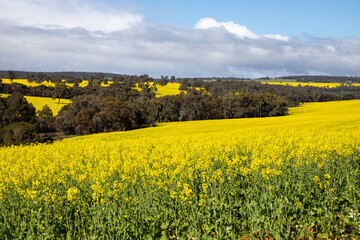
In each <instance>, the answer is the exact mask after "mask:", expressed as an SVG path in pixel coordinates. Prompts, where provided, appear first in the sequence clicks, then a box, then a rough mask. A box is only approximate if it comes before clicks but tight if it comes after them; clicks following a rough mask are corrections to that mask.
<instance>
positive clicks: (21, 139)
mask: <svg viewBox="0 0 360 240" xmlns="http://www.w3.org/2000/svg"><path fill="white" fill-rule="evenodd" d="M36 140H37V133H36V126H35V125H34V124H31V123H27V122H17V123H12V124H9V125H7V126H6V127H4V128H2V129H0V145H2V146H10V145H18V144H22V143H31V142H35V141H36Z"/></svg>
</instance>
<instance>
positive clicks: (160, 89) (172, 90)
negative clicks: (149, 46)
mask: <svg viewBox="0 0 360 240" xmlns="http://www.w3.org/2000/svg"><path fill="white" fill-rule="evenodd" d="M2 80H3V83H7V84H10V83H11V82H10V79H2ZM13 82H16V83H20V84H23V85H25V86H30V87H37V86H40V85H45V86H49V87H54V86H55V84H54V83H49V82H42V83H34V82H33V83H29V82H28V81H27V79H14V80H13ZM111 83H113V81H108V83H107V84H104V83H101V86H102V87H108V86H109V85H110V84H111ZM88 84H89V82H88V81H87V80H83V81H82V82H81V83H80V84H79V87H86V86H87V85H88ZM149 84H150V86H153V85H154V83H153V82H150V83H149ZM67 86H69V87H73V86H74V84H68V83H67ZM179 87H180V83H168V84H167V85H166V86H161V85H159V84H156V88H157V92H156V96H157V97H162V96H166V95H177V94H180V93H181V92H184V91H180V90H178V89H179ZM134 89H136V90H138V91H140V90H141V89H140V88H139V87H135V88H134Z"/></svg>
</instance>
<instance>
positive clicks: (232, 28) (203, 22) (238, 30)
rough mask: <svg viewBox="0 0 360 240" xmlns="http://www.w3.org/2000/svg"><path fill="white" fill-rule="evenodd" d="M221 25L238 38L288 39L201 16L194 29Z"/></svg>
mask: <svg viewBox="0 0 360 240" xmlns="http://www.w3.org/2000/svg"><path fill="white" fill-rule="evenodd" d="M218 27H223V28H225V29H226V30H227V31H228V32H230V33H232V34H235V35H236V36H238V37H240V38H250V39H259V38H273V39H277V40H281V41H288V40H289V38H288V37H286V36H282V35H280V34H265V35H263V36H259V35H256V34H255V33H253V32H252V31H250V30H249V29H248V28H247V27H245V26H242V25H240V24H237V23H234V22H218V21H216V20H215V19H213V18H202V19H200V20H199V21H198V22H197V23H196V24H195V28H196V29H209V28H218Z"/></svg>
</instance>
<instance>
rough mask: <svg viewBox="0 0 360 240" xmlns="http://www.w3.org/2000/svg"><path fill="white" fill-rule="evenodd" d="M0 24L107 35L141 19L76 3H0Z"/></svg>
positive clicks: (35, 0)
mask: <svg viewBox="0 0 360 240" xmlns="http://www.w3.org/2000/svg"><path fill="white" fill-rule="evenodd" d="M0 5H1V8H0V21H7V22H11V23H13V24H16V25H18V26H28V27H37V28H42V29H71V28H84V29H86V30H89V31H102V32H111V31H118V30H123V29H126V28H129V27H131V26H133V25H134V24H138V23H140V22H141V21H142V16H141V15H138V14H131V13H127V12H121V11H117V10H113V9H111V8H110V7H106V6H105V5H101V4H99V3H95V2H91V1H80V0H12V1H8V0H0Z"/></svg>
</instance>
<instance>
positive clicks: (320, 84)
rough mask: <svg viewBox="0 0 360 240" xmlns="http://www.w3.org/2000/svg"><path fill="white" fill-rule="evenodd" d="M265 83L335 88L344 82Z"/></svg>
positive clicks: (357, 84) (354, 84) (355, 84)
mask: <svg viewBox="0 0 360 240" xmlns="http://www.w3.org/2000/svg"><path fill="white" fill-rule="evenodd" d="M263 83H267V84H274V85H289V86H293V87H297V86H302V87H304V86H311V87H321V88H335V87H340V86H341V85H342V84H341V83H305V82H265V81H264V82H263ZM343 85H344V86H350V85H349V84H347V83H346V84H343ZM351 85H352V86H357V87H358V86H360V84H359V83H353V84H351Z"/></svg>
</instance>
